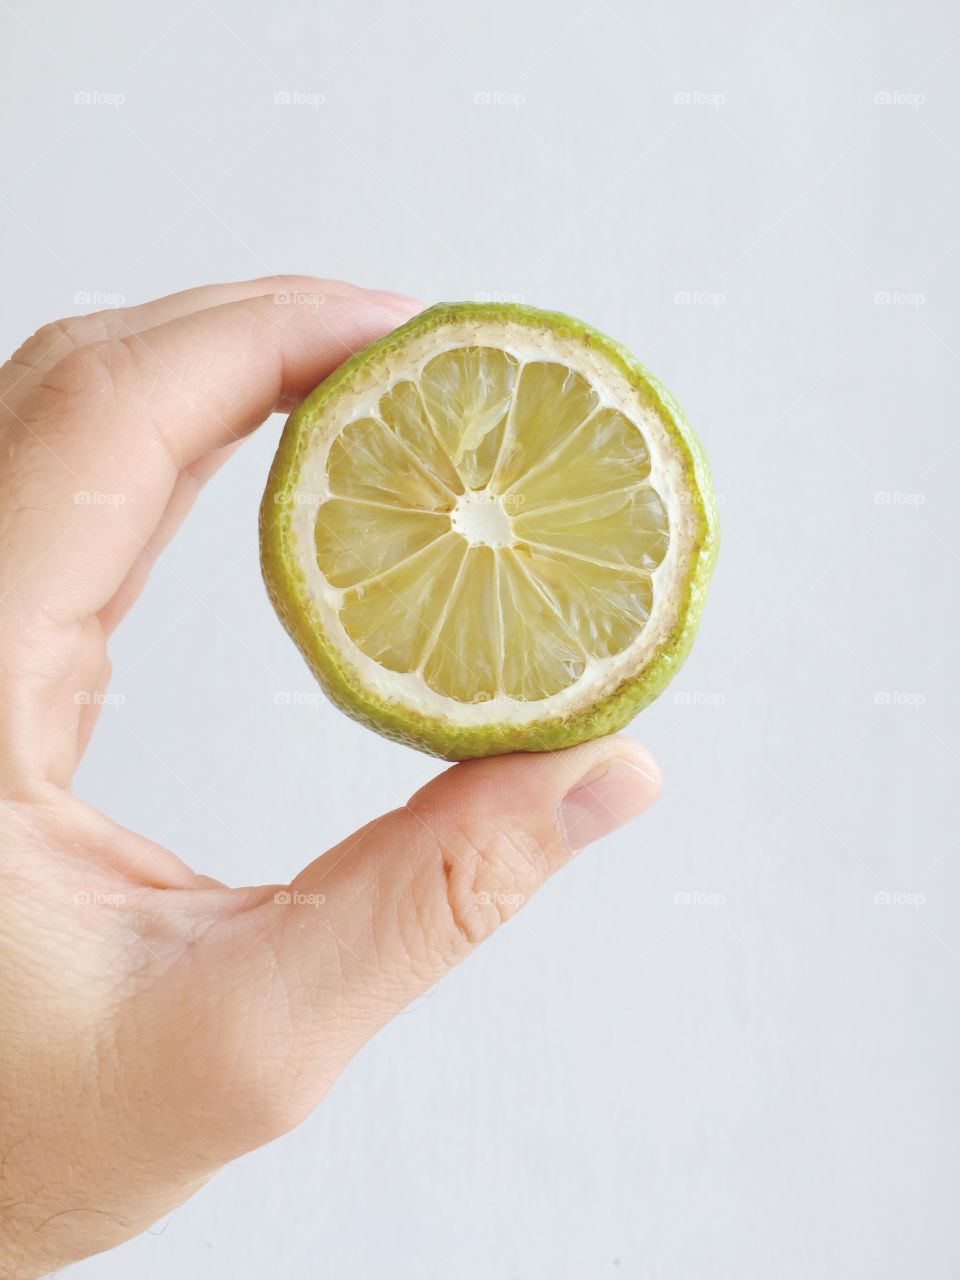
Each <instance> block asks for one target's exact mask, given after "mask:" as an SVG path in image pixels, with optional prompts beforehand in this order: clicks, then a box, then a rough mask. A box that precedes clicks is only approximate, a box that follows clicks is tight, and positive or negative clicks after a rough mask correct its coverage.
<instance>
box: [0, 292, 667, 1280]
mask: <svg viewBox="0 0 960 1280" xmlns="http://www.w3.org/2000/svg"><path fill="white" fill-rule="evenodd" d="M318 298H319V299H322V300H320V301H318ZM419 308H420V304H419V303H417V302H415V301H413V300H411V299H408V298H401V297H398V296H396V295H393V294H384V293H378V292H374V291H369V290H365V289H358V288H355V287H353V286H351V285H349V284H344V283H342V282H339V281H330V280H317V279H314V278H309V277H308V278H304V277H274V278H268V279H262V280H254V281H249V282H245V283H238V284H229V285H216V286H210V287H206V288H201V289H193V290H190V291H188V292H186V293H180V294H175V295H173V296H171V297H168V298H163V299H160V300H158V301H155V302H150V303H147V304H146V305H145V306H140V307H133V308H129V309H126V310H120V311H107V312H102V313H98V314H95V315H90V316H84V317H78V318H74V319H70V320H65V321H57V322H54V323H53V324H51V325H47V326H45V327H44V328H43V329H41V330H40V331H39V332H38V333H37V334H35V335H34V336H33V337H32V338H30V339H29V340H28V341H27V342H26V343H25V344H24V345H23V346H22V347H21V348H20V349H19V350H18V351H17V352H16V354H15V355H14V356H12V357H11V359H10V360H9V361H8V363H7V364H6V365H4V367H3V369H2V370H0V460H2V462H0V1099H2V1105H0V1277H4V1278H6V1277H16V1278H18V1280H19V1278H20V1277H36V1276H41V1275H46V1274H48V1273H49V1272H50V1271H52V1270H54V1269H56V1268H57V1267H59V1266H62V1265H64V1264H65V1263H67V1262H70V1261H74V1260H76V1259H79V1258H83V1257H86V1256H88V1255H89V1254H91V1253H95V1252H97V1251H99V1250H103V1249H108V1248H111V1247H112V1246H114V1245H116V1244H119V1243H120V1242H121V1241H123V1240H126V1239H128V1238H129V1237H131V1236H133V1235H136V1234H137V1233H138V1232H140V1231H143V1230H144V1229H145V1228H146V1227H148V1226H149V1225H150V1224H151V1223H153V1222H155V1221H156V1220H157V1219H158V1218H160V1217H161V1216H163V1215H164V1214H165V1213H167V1212H169V1211H170V1210H171V1209H172V1208H174V1207H175V1206H176V1205H178V1204H180V1203H181V1202H182V1201H183V1200H185V1199H186V1198H187V1197H188V1196H189V1195H190V1194H191V1193H192V1192H193V1191H195V1190H196V1189H197V1188H198V1187H200V1186H201V1185H202V1184H203V1183H204V1182H205V1181H206V1180H207V1179H208V1178H210V1177H211V1176H212V1175H213V1174H214V1173H215V1172H216V1171H217V1170H218V1169H219V1168H220V1167H221V1166H222V1165H224V1164H225V1163H227V1162H228V1161H230V1160H233V1159H236V1158H237V1157H238V1156H240V1155H242V1154H243V1153H244V1152H246V1151H249V1150H252V1149H253V1148H255V1147H257V1146H260V1145H261V1144H263V1143H265V1142H269V1141H270V1140H271V1139H273V1138H275V1137H277V1136H279V1135H280V1134H282V1133H284V1132H286V1131H288V1130H289V1129H291V1128H293V1127H294V1126H295V1125H297V1124H298V1123H299V1122H300V1121H301V1120H303V1119H304V1117H305V1116H306V1115H308V1114H309V1112H310V1111H311V1110H312V1109H313V1108H314V1107H315V1106H316V1105H317V1103H318V1102H319V1101H320V1100H321V1099H322V1098H323V1096H324V1094H325V1093H326V1091H327V1089H328V1088H329V1087H330V1085H331V1083H332V1082H333V1081H334V1079H335V1078H336V1077H337V1075H338V1074H339V1073H340V1071H342V1070H343V1068H344V1067H345V1066H346V1064H347V1063H348V1062H349V1060H350V1059H351V1057H352V1056H353V1055H354V1054H355V1053H356V1052H357V1050H358V1049H360V1048H361V1046H362V1045H363V1044H364V1043H365V1042H366V1041H367V1040H368V1039H369V1038H370V1037H371V1036H372V1035H373V1034H375V1032H376V1031H377V1030H378V1029H379V1028H380V1027H381V1026H382V1025H383V1024H384V1023H385V1022H386V1021H388V1020H389V1019H390V1018H391V1017H392V1016H393V1015H394V1014H396V1013H398V1012H400V1011H401V1010H402V1009H404V1008H405V1007H406V1006H407V1005H408V1004H409V1003H410V1002H411V1001H412V1000H413V999H415V998H416V997H417V996H418V995H419V994H421V993H422V992H423V991H425V990H426V989H427V988H429V987H430V986H432V985H433V984H434V983H435V982H437V981H438V980H439V979H440V978H441V977H442V976H443V975H444V974H445V973H446V972H447V970H448V969H450V968H451V967H452V966H453V965H455V964H457V963H459V962H460V961H461V960H463V959H465V958H466V956H468V955H469V954H470V953H471V951H472V950H473V949H474V948H475V947H476V946H478V945H479V944H480V943H481V942H483V941H484V939H486V938H487V937H489V936H490V934H492V933H493V932H494V930H495V929H496V928H497V927H498V926H499V925H500V924H501V923H502V922H503V920H504V919H506V917H507V916H509V915H510V914H512V913H513V912H514V911H515V910H516V909H517V908H518V905H519V904H520V903H522V902H524V901H525V900H526V899H527V898H529V897H530V895H531V894H532V893H534V892H535V891H536V890H537V889H538V888H539V886H540V885H541V884H542V883H543V882H544V880H545V879H546V878H547V877H548V876H549V875H550V874H551V873H552V872H554V871H556V870H558V869H559V868H560V867H562V866H563V865H564V864H565V863H566V862H567V861H568V860H569V859H570V857H571V855H572V854H573V853H574V852H575V851H576V850H578V849H580V848H581V847H583V846H584V845H586V844H588V843H590V841H592V840H595V839H597V838H598V837H600V836H602V835H603V834H605V833H606V832H609V831H611V830H613V829H614V828H616V827H618V826H620V825H621V824H622V823H624V822H626V821H628V820H629V819H630V818H633V817H635V816H636V815H638V814H639V813H641V812H642V811H643V810H644V809H645V808H646V807H647V806H648V805H649V804H651V803H652V801H653V800H654V799H655V798H656V795H657V792H658V789H659V775H658V772H657V768H656V765H655V764H654V763H653V761H652V760H651V759H650V757H649V756H648V755H647V753H646V752H645V751H643V749H642V748H640V747H639V746H637V745H636V744H635V743H633V742H631V741H629V740H626V739H616V738H607V739H600V740H598V741H595V742H591V743H588V744H586V745H584V746H579V747H574V748H571V749H569V750H567V751H561V752H557V753H554V754H552V755H524V756H500V757H497V758H495V759H488V760H477V761H471V762H469V763H466V764H460V765H457V766H455V767H454V768H452V769H449V770H448V771H447V772H446V773H443V774H441V775H440V776H439V777H438V778H436V779H435V780H434V781H432V782H431V783H429V784H428V785H427V786H426V787H424V788H423V789H422V790H421V791H419V792H418V793H417V794H416V795H415V796H413V797H412V799H411V800H410V801H409V803H408V804H407V805H405V806H404V807H403V808H401V809H398V810H395V811H394V812H392V813H388V814H386V815H385V816H383V817H380V818H377V819H376V820H374V821H373V822H371V823H370V824H368V825H367V826H366V827H364V828H363V829H362V830H360V831H358V832H357V833H356V834H355V835H353V836H351V837H350V838H349V839H348V840H345V841H344V842H343V843H342V844H340V845H338V846H336V847H335V848H333V849H330V850H329V851H328V852H327V853H325V854H323V855H322V856H321V857H319V858H316V859H315V860H313V861H311V862H310V863H309V864H308V865H307V866H306V867H305V868H304V870H303V871H302V872H301V873H300V875H299V876H297V877H296V879H295V880H294V881H293V883H292V885H289V886H285V885H278V884H268V885H261V886H256V887H245V888H227V887H226V886H224V885H222V884H220V883H219V882H216V881H213V880H211V879H209V878H208V877H206V876H204V875H202V874H199V873H197V872H195V871H193V870H191V869H190V868H189V867H187V866H186V865H185V864H184V863H183V862H181V860H180V859H179V858H178V857H177V856H176V854H175V853H173V852H172V851H170V850H168V849H164V848H162V847H160V846H159V845H157V844H154V843H153V842H152V841H150V840H148V839H146V838H145V837H143V836H139V835H136V834H134V833H133V832H130V831H127V830H125V829H123V828H122V827H119V826H117V825H116V824H115V823H113V822H111V821H110V819H109V818H108V817H106V816H104V815H103V814H101V813H98V812H97V811H95V810H94V809H92V808H90V807H89V806H88V805H86V804H84V803H83V802H82V801H80V800H79V799H77V798H76V797H75V796H74V795H73V794H72V793H71V791H70V783H71V778H72V776H73V773H74V771H75V769H76V767H77V764H78V762H79V760H80V758H81V756H82V754H83V751H84V749H85V747H86V745H87V743H88V741H89V738H90V734H91V732H92V730H93V728H94V723H95V720H96V716H97V711H98V709H99V706H100V705H101V701H100V698H99V697H98V695H100V694H102V693H103V692H104V690H105V689H106V687H107V684H108V681H109V676H110V664H109V660H108V657H107V642H108V639H109V636H110V634H111V633H112V631H113V629H114V628H115V627H116V626H117V625H118V624H119V623H120V621H121V619H122V618H123V616H124V614H125V613H126V612H127V611H128V609H129V608H130V607H131V605H132V604H133V603H134V601H135V599H136V597H137V595H138V594H139V592H140V591H141V589H142V588H143V586H144V583H145V581H146V579H147V576H148V574H149V571H150V566H151V565H152V563H153V561H154V559H155V558H156V556H157V555H158V553H159V552H160V551H161V550H162V548H163V547H164V545H165V544H166V543H167V541H168V540H169V539H170V537H171V536H172V535H173V533H174V531H175V530H176V528H177V526H178V525H179V523H180V522H181V520H182V519H183V518H184V516H185V515H186V513H187V511H188V510H189V508H190V505H191V503H192V502H193V499H194V497H195V496H196V494H197V492H198V490H199V489H200V488H201V486H202V485H203V482H204V481H205V480H206V479H207V478H208V477H209V476H210V475H211V474H212V473H213V472H214V471H215V470H216V469H217V468H218V467H219V466H220V465H221V463H222V462H223V461H224V460H225V459H226V458H227V457H228V456H229V454H230V453H231V452H232V450H233V449H234V448H235V447H237V445H238V444H239V442H240V441H241V440H242V438H243V437H244V436H245V435H247V434H248V433H249V432H251V431H252V430H254V429H255V428H256V427H257V426H258V425H259V424H260V423H261V422H262V421H263V420H264V419H265V418H266V417H268V416H269V415H270V414H271V413H273V412H274V411H276V410H284V411H289V410H290V409H292V408H293V407H294V406H295V405H296V404H297V403H298V402H299V401H300V400H301V399H302V398H303V397H304V396H305V395H306V394H307V393H308V392H309V391H310V390H311V389H312V388H313V387H314V386H315V385H316V384H317V383H318V382H320V381H321V380H322V379H323V378H324V377H326V375H327V374H328V373H329V372H331V370H332V369H334V368H335V367H337V366H338V365H339V364H340V363H341V362H342V361H343V360H344V359H345V358H346V357H347V356H349V355H350V354H352V353H353V352H354V351H356V350H358V349H360V348H362V347H364V346H365V345H367V344H368V343H370V342H372V341H374V340H376V339H378V338H380V337H382V336H383V335H384V334H385V333H387V332H389V331H390V330H392V329H393V328H395V327H396V326H397V325H398V324H400V323H402V322H403V321H404V320H406V319H408V318H409V317H410V316H411V315H413V314H414V313H415V312H416V311H418V310H419ZM78 494H80V495H88V494H122V495H123V502H122V504H113V505H103V504H101V503H98V502H96V501H85V500H84V498H83V497H81V498H80V499H79V500H78V497H77V495H78ZM264 867H265V869H267V868H268V867H269V850H267V851H265V854H264ZM298 894H299V895H317V894H322V895H323V906H322V909H318V908H317V907H316V906H314V905H312V904H311V903H309V902H303V901H299V902H298V901H297V895H298ZM277 895H279V896H280V900H279V901H278V900H277ZM285 897H286V898H291V897H292V898H293V901H284V898H285Z"/></svg>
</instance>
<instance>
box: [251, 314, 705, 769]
mask: <svg viewBox="0 0 960 1280" xmlns="http://www.w3.org/2000/svg"><path fill="white" fill-rule="evenodd" d="M716 549H717V522H716V510H715V505H714V500H713V496H712V493H711V489H710V481H709V476H708V472H707V466H706V462H705V460H704V457H703V454H702V452H701V450H700V448H699V445H698V444H697V441H696V439H695V437H694V435H693V433H692V432H691V430H690V428H689V427H688V426H687V425H686V423H685V422H684V420H683V417H682V414H681V413H680V410H679V408H678V407H677V405H676V404H675V403H674V401H673V400H672V399H671V397H670V396H669V394H668V393H667V392H666V391H665V389H664V388H663V387H662V386H661V385H660V384H659V383H658V382H657V381H656V379H654V378H653V377H652V376H651V375H650V374H649V373H647V372H646V370H645V369H644V368H643V367H642V366H641V365H640V364H638V363H637V361H636V360H635V359H634V358H633V356H631V355H630V353H629V352H628V351H626V350H625V349H624V348H623V347H621V346H619V345H618V344H617V343H614V342H612V341H611V340H610V339H609V338H605V337H604V336H603V335H602V334H600V333H598V332H597V331H596V330H594V329H591V328H590V327H589V326H587V325H585V324H583V323H581V322H580V321H577V320H573V319H571V318H570V317H568V316H563V315H559V314H556V313H552V312H544V311H536V310H534V309H533V308H531V307H522V306H516V305H498V304H483V303H452V304H441V305H440V306H437V307H433V308H431V309H430V310H429V311H425V312H423V313H422V314H421V315H418V316H416V317H415V318H414V319H413V320H411V321H409V323H407V324H405V325H403V327H402V328H400V329H397V330H396V331H395V332H394V333H392V334H390V335H389V336H388V337H386V338H384V339H383V340H382V341H380V342H377V343H375V344H374V345H373V346H371V347H368V348H367V349H366V350H365V351H362V352H360V353H358V354H357V355H355V356H353V357H352V358H351V359H350V360H348V361H347V362H346V363H345V364H344V365H342V366H341V367H340V368H339V369H338V370H337V371H336V373H334V374H332V375H331V376H330V377H329V378H327V380H326V381H325V382H324V383H322V384H321V385H320V386H319V387H317V389H316V390H315V391H314V392H313V393H312V394H311V395H309V396H308V397H307V399H306V400H305V401H304V402H303V404H302V405H301V406H300V408H299V409H297V411H296V412H295V413H294V414H292V415H291V417H290V418H289V420H288V422H287V425H286V428H285V430H284V433H283V439H282V441H281V443H280V448H279V450H278V452H277V456H276V459H275V460H274V464H273V468H272V470H271V472H270V479H269V482H268V485H267V491H266V494H265V495H264V500H263V505H262V508H261V552H262V563H263V572H264V578H265V580H266V583H267V587H268V590H269V592H270V596H271V599H272V600H273V603H274V606H275V607H276V609H277V612H278V614H279V616H280V618H281V619H282V621H283V623H284V625H285V626H286V627H287V629H288V631H289V632H290V634H291V635H292V636H293V638H294V640H295V641H296V643H297V644H298V645H299V647H300V649H301V650H302V652H303V654H304V656H305V657H306V659H307V661H308V663H309V664H310V666H311V668H312V669H313V671H314V673H315V674H316V676H317V678H318V679H319V680H320V682H321V684H322V685H323V686H324V688H325V690H326V692H327V693H328V695H329V696H330V697H331V698H332V699H333V701H334V702H335V703H337V705H338V706H340V707H341V708H342V709H343V710H344V711H346V712H347V713H348V714H350V715H352V716H354V717H356V718H357V719H358V720H361V721H363V722H364V723H366V724H368V725H369V726H370V727H371V728H374V729H377V730H378V731H379V732H381V733H384V734H387V735H388V736H390V737H393V738H396V739H399V740H401V741H403V742H407V743H410V744H411V745H413V746H416V747H419V748H421V749H422V750H425V751H431V752H433V753H435V754H437V755H441V756H444V757H446V758H448V759H464V758H467V757H469V756H479V755H494V754H497V753H500V752H504V751H540V750H552V749H555V748H558V747H565V746H570V745H572V744H573V743H576V742H581V741H584V740H585V739H587V738H592V737H596V736H597V735H599V734H601V733H607V732H610V731H612V730H615V729H618V728H620V727H622V726H623V725H624V724H625V723H626V722H627V721H628V720H629V719H630V718H631V717H632V716H633V715H634V714H635V713H636V712H637V711H638V710H639V709H640V708H641V707H642V706H644V705H646V704H647V703H648V702H650V701H651V699H653V698H654V697H656V696H657V695H658V694H659V693H660V692H661V691H662V690H663V688H664V687H665V685H666V684H667V682H668V681H669V679H670V678H671V676H672V675H673V673H674V672H675V671H676V669H677V668H678V666H679V665H680V663H681V662H682V660H683V658H684V657H685V656H686V654H687V651H688V650H689V647H690V645H691V643H692V640H693V636H694V632H695V629H696V624H697V619H698V616H699V612H700V608H701V605H702V602H703V597H704V593H705V590H706V585H707V581H708V579H709V576H710V572H711V569H712V567H713V562H714V559H715V556H716Z"/></svg>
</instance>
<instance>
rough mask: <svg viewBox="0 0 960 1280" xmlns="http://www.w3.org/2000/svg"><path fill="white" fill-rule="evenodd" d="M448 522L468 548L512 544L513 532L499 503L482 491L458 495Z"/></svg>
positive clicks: (492, 495)
mask: <svg viewBox="0 0 960 1280" xmlns="http://www.w3.org/2000/svg"><path fill="white" fill-rule="evenodd" d="M450 522H451V524H452V525H453V528H454V530H455V532H456V533H459V534H460V535H461V537H463V538H466V540H467V542H469V543H470V545H471V546H472V547H509V546H511V545H512V543H513V529H512V528H511V526H510V517H509V516H508V515H507V513H506V511H505V510H504V507H503V503H502V502H501V501H500V499H499V498H498V497H496V495H495V494H492V493H487V492H486V491H484V490H481V491H479V492H477V493H473V492H467V493H464V494H462V495H461V497H459V498H458V499H457V505H456V506H455V507H454V509H453V511H452V513H451V516H450Z"/></svg>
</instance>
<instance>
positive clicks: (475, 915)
mask: <svg viewBox="0 0 960 1280" xmlns="http://www.w3.org/2000/svg"><path fill="white" fill-rule="evenodd" d="M416 817H417V818H418V820H419V821H420V822H421V823H422V824H424V825H426V826H427V827H428V829H429V830H430V837H431V844H432V852H431V858H430V863H429V878H428V880H427V883H426V884H425V885H422V886H421V890H420V892H418V893H417V894H416V900H417V904H418V908H417V919H418V927H419V931H420V934H421V939H422V942H423V944H424V945H425V946H426V949H427V950H428V951H429V952H434V953H435V952H438V951H439V952H440V953H442V955H443V957H444V959H445V960H446V961H448V962H450V961H455V960H457V959H460V958H462V956H463V955H464V954H466V953H467V952H469V951H471V950H472V949H473V948H474V947H476V946H478V945H479V944H480V943H481V942H483V941H485V940H486V939H487V938H489V937H490V936H491V935H492V934H493V933H495V932H496V930H497V929H498V928H499V927H500V925H501V924H503V923H504V922H505V921H506V920H508V919H509V918H510V917H511V916H512V915H514V914H515V913H516V912H517V911H518V910H519V909H520V907H521V906H523V904H524V902H526V900H527V898H528V897H530V896H531V895H532V894H533V893H534V892H535V891H536V890H537V889H538V888H539V887H540V885H541V884H542V883H543V881H544V879H545V878H546V876H547V874H548V868H549V859H548V857H547V854H546V851H545V850H544V849H543V848H542V847H541V845H540V843H539V841H538V840H536V839H535V838H534V837H532V836H530V835H528V834H526V833H525V832H523V831H522V830H520V829H519V828H517V827H515V826H513V825H502V824H497V823H496V822H491V821H490V820H489V818H486V819H484V821H483V824H482V826H479V825H478V826H474V825H473V824H472V823H467V824H460V825H456V826H450V827H447V828H445V829H444V831H443V832H442V833H438V832H436V831H434V830H432V829H431V828H429V824H428V823H427V822H426V821H425V819H424V818H423V816H422V815H420V814H417V815H416Z"/></svg>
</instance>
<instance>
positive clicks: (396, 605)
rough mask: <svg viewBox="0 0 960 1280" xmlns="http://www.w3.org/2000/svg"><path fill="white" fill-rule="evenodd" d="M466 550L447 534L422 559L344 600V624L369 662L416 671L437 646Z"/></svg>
mask: <svg viewBox="0 0 960 1280" xmlns="http://www.w3.org/2000/svg"><path fill="white" fill-rule="evenodd" d="M466 554H467V548H466V546H465V545H464V542H463V539H462V538H460V537H458V536H457V535H456V534H453V533H448V534H446V535H445V536H444V537H442V538H438V539H437V541H436V542H434V543H432V544H431V545H430V546H429V547H427V548H425V549H424V550H423V551H422V552H421V553H420V554H419V555H416V556H413V557H411V558H410V559H408V560H403V561H401V562H400V564H398V565H396V566H395V567H394V568H393V569H391V570H390V571H389V572H387V573H384V574H381V575H380V576H379V577H376V578H371V579H370V580H369V581H368V582H366V583H364V584H363V585H362V586H359V587H355V588H354V589H353V590H352V591H348V592H347V593H346V595H345V596H344V601H343V606H342V608H341V610H340V621H341V622H342V623H343V626H344V629H345V631H346V633H347V635H348V636H349V637H350V639H351V640H352V641H353V642H354V644H355V645H356V646H357V648H358V649H361V650H362V651H363V652H364V653H365V654H366V655H367V657H369V658H373V660H374V661H375V662H379V663H380V664H381V665H382V666H384V667H389V668H390V670H391V671H415V670H416V669H417V667H418V666H419V665H420V663H421V661H422V660H423V657H424V656H425V654H427V653H428V652H429V650H430V648H431V645H432V643H433V637H434V632H435V630H436V622H437V619H438V618H439V617H441V616H442V614H443V610H444V607H445V606H446V605H447V603H448V601H449V600H450V598H451V593H452V592H453V589H454V586H455V584H456V582H457V579H458V577H459V575H460V571H461V568H462V566H463V562H464V560H465V558H466Z"/></svg>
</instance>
